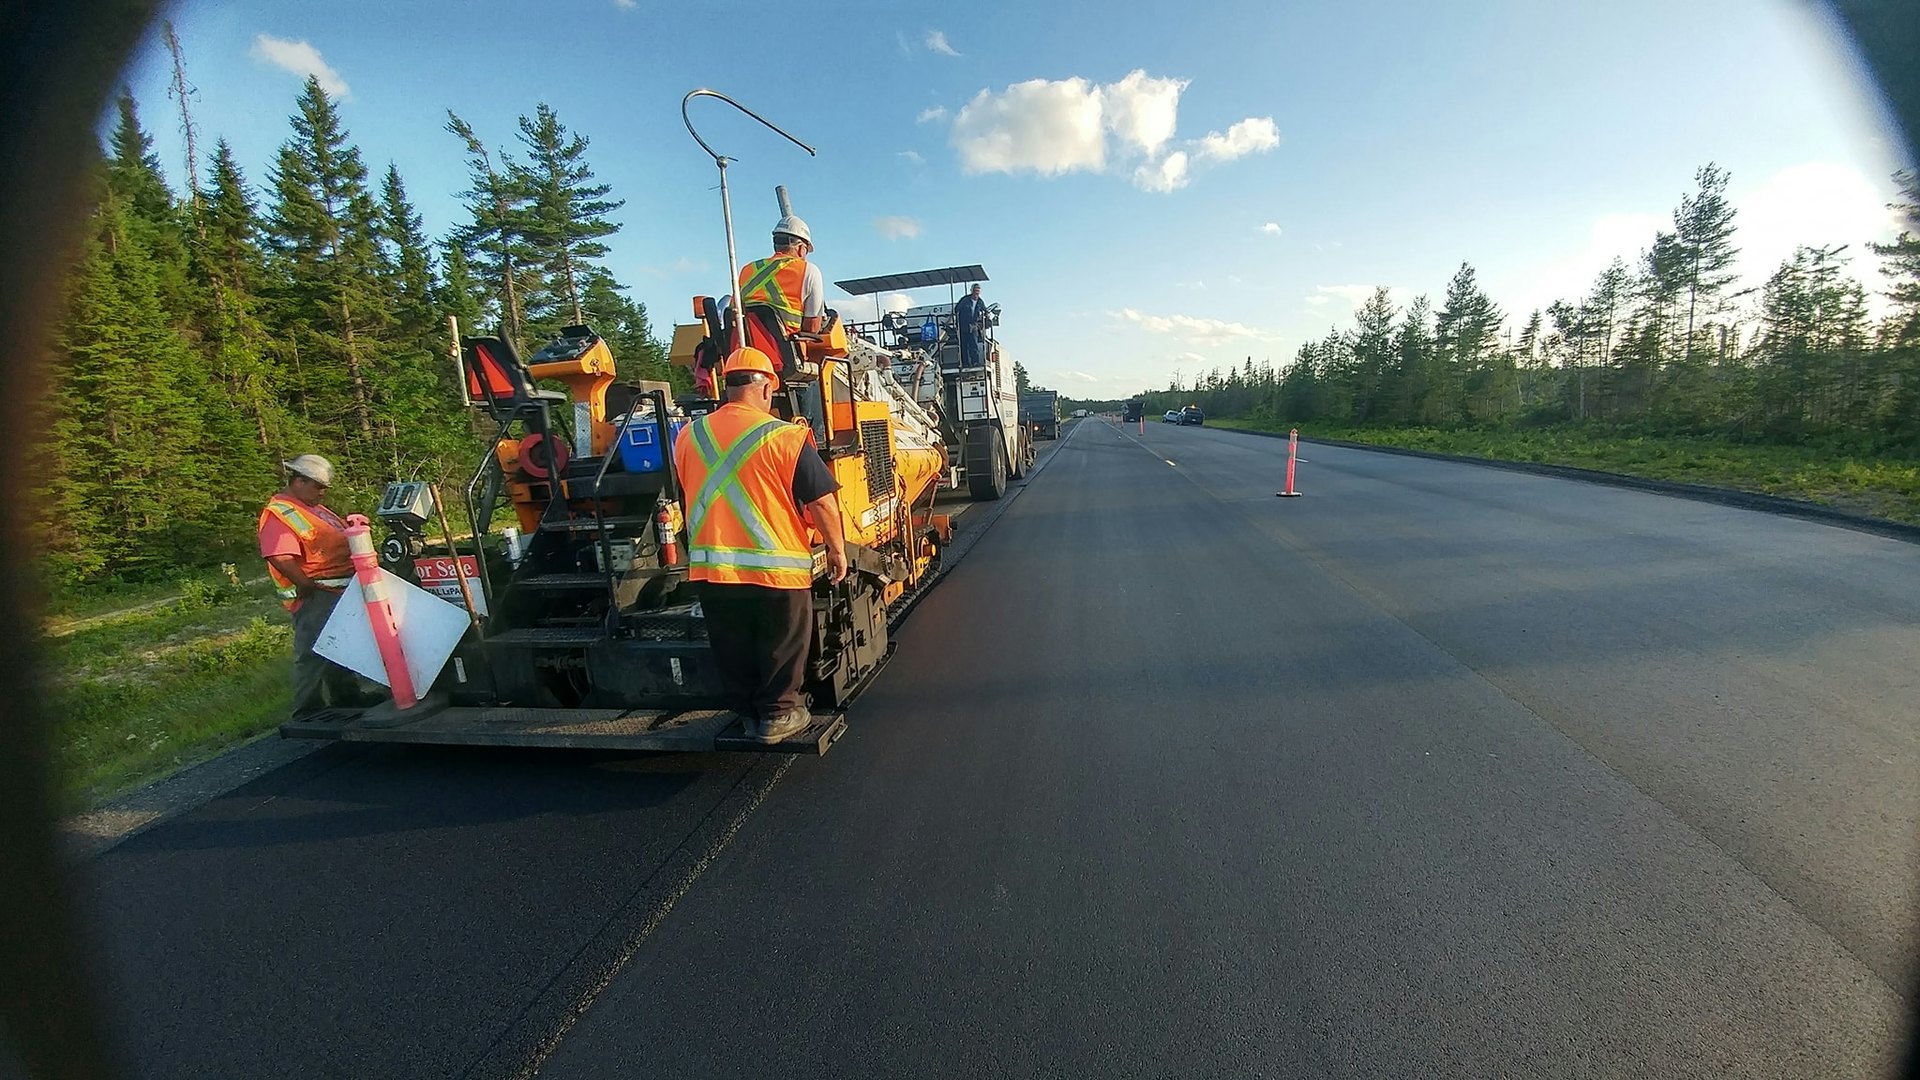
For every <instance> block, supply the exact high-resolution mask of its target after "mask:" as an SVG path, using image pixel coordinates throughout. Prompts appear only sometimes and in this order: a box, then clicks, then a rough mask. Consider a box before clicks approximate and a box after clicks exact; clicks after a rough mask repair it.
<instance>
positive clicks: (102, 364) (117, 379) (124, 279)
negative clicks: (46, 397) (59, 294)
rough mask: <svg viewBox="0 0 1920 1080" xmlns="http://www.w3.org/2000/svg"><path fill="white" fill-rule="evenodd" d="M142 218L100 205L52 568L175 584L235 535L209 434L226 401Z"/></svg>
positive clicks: (84, 290)
mask: <svg viewBox="0 0 1920 1080" xmlns="http://www.w3.org/2000/svg"><path fill="white" fill-rule="evenodd" d="M109 182H110V178H109ZM103 186H104V185H103ZM133 213H134V211H133V207H132V206H131V205H130V203H129V202H127V201H122V200H116V199H114V198H112V197H104V198H103V199H102V201H101V204H100V210H99V211H98V212H97V213H96V215H95V217H94V221H93V226H94V227H93V229H92V230H91V231H90V235H89V236H88V237H87V241H86V246H85V248H84V250H83V252H82V256H81V260H80V263H79V264H78V267H77V268H76V270H75V272H74V275H73V278H72V284H71V289H70V293H69V301H68V303H69V310H68V316H67V319H66V322H65V325H64V327H63V329H62V332H61V334H60V338H59V342H58V346H57V347H58V355H59V358H60V361H59V363H58V365H57V368H56V376H55V387H54V395H53V400H52V403H51V413H52V416H53V417H54V420H53V425H52V426H53V447H54V462H53V466H52V468H51V469H50V470H49V471H48V474H47V480H48V484H47V488H46V492H45V495H46V498H47V500H48V504H49V505H50V506H51V508H52V510H53V517H54V522H53V524H54V527H53V528H51V529H50V530H48V531H47V534H46V536H47V544H48V549H47V557H48V560H49V564H50V566H51V567H52V568H53V569H54V570H55V572H56V573H57V574H59V575H61V576H64V577H68V578H72V579H82V578H96V577H100V576H104V575H125V576H142V575H149V574H153V573H157V572H167V571H170V570H171V569H173V568H174V567H176V566H178V565H180V564H182V563H191V562H193V561H196V560H197V559H201V558H205V556H206V555H207V553H208V551H209V550H210V549H211V550H216V551H217V550H218V545H217V541H218V539H219V538H220V537H221V536H222V535H228V536H230V535H232V521H231V520H227V521H224V522H223V520H222V518H223V517H225V518H228V519H231V517H232V516H233V510H232V508H231V507H230V506H229V505H227V504H226V503H225V502H224V499H225V497H226V496H227V495H228V488H227V486H226V484H225V482H224V480H223V479H221V477H222V473H221V471H220V469H219V466H220V464H221V462H220V460H219V458H220V448H219V447H217V446H213V445H211V444H210V443H209V441H208V439H207V438H206V432H205V428H204V424H203V417H204V413H203V409H204V407H205V403H206V402H207V401H208V400H211V399H213V398H214V397H215V394H214V392H213V389H212V387H211V386H210V385H209V383H208V381H207V379H206V377H205V373H204V371H203V370H202V367H201V364H200V362H199V359H198V358H197V357H195V356H194V355H193V354H192V351H191V350H190V349H189V348H188V347H187V343H186V341H185V340H184V339H183V338H182V337H181V335H180V332H179V330H178V329H177V328H176V327H175V326H174V325H173V320H172V319H171V318H170V317H169V313H168V312H167V311H166V309H165V308H164V306H163V305H162V303H161V301H160V291H159V275H158V273H157V267H156V264H155V262H154V260H153V258H152V255H151V252H150V251H149V250H148V248H147V246H146V242H145V240H144V239H143V237H142V236H141V235H140V232H139V230H138V229H137V228H136V227H135V225H134V222H133V221H132V217H133ZM223 525H224V526H225V528H223V527H222V526H223Z"/></svg>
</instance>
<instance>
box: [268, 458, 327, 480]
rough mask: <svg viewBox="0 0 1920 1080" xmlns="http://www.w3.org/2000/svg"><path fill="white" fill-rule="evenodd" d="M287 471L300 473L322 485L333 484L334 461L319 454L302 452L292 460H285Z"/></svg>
mask: <svg viewBox="0 0 1920 1080" xmlns="http://www.w3.org/2000/svg"><path fill="white" fill-rule="evenodd" d="M280 464H282V465H284V466H286V468H287V471H289V472H294V473H298V474H300V475H301V476H304V477H306V478H307V479H309V480H311V481H313V482H314V483H316V484H319V485H321V486H322V487H332V486H333V462H331V461H328V460H327V459H326V458H323V457H321V456H320V455H319V454H301V455H300V456H299V457H297V458H294V459H293V460H292V461H283V462H281V463H280Z"/></svg>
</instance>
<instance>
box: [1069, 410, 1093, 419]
mask: <svg viewBox="0 0 1920 1080" xmlns="http://www.w3.org/2000/svg"><path fill="white" fill-rule="evenodd" d="M1091 415H1092V414H1091V413H1089V412H1088V411H1087V410H1085V409H1075V410H1073V418H1074V419H1075V420H1085V419H1086V418H1087V417H1088V416H1091Z"/></svg>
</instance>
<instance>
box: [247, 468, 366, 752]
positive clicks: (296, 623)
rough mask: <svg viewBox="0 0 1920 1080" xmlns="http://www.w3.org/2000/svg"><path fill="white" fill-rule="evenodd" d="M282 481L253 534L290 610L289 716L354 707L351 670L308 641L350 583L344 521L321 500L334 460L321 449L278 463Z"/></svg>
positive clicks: (329, 482) (355, 690)
mask: <svg viewBox="0 0 1920 1080" xmlns="http://www.w3.org/2000/svg"><path fill="white" fill-rule="evenodd" d="M281 464H282V465H283V466H285V468H286V470H287V484H286V487H285V488H283V489H282V490H281V491H280V493H279V494H278V495H275V496H274V497H273V498H271V499H269V500H267V505H266V507H265V508H264V509H262V510H261V511H260V522H259V525H258V526H257V529H256V531H257V533H258V535H259V540H260V556H261V557H262V558H264V559H265V560H266V561H267V575H268V576H269V577H271V578H272V579H273V584H274V587H275V589H277V590H278V591H279V593H280V602H281V604H282V605H284V606H285V607H286V609H287V610H288V611H289V612H291V613H292V615H293V718H294V719H295V720H305V719H308V718H310V717H312V716H313V715H314V714H316V713H320V712H323V711H325V710H326V709H327V708H329V707H339V706H346V705H351V704H353V703H354V701H355V699H356V698H357V696H358V694H359V684H358V680H357V679H356V678H355V677H354V675H353V673H352V672H350V671H348V670H346V669H345V668H342V667H337V666H335V665H334V664H333V663H332V662H331V661H329V660H327V659H326V658H324V657H322V656H319V655H317V654H316V653H314V651H313V646H314V643H315V642H316V641H318V640H319V637H320V631H321V630H322V629H324V628H325V627H326V625H327V619H328V617H329V616H331V615H332V614H333V608H334V605H335V604H336V603H338V602H339V600H340V593H341V591H342V590H343V589H345V588H346V586H347V585H348V584H350V583H351V582H352V581H353V558H352V556H351V555H350V554H349V553H348V551H347V536H346V527H347V525H346V522H344V521H342V520H340V516H339V515H337V514H335V513H334V512H333V511H332V510H329V509H327V507H326V506H325V505H324V504H323V503H321V501H320V500H321V499H322V498H324V497H325V496H326V493H327V488H328V487H329V486H331V485H332V483H333V464H332V463H331V462H329V461H328V460H327V459H326V458H323V457H321V456H320V455H318V454H301V455H300V456H299V457H297V458H294V459H293V460H292V461H284V462H281Z"/></svg>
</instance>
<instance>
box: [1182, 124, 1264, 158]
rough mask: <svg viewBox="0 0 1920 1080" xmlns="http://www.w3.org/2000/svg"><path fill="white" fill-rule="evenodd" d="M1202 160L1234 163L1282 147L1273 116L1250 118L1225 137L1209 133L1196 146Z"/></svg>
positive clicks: (1215, 132) (1232, 128) (1232, 129)
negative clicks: (1248, 156)
mask: <svg viewBox="0 0 1920 1080" xmlns="http://www.w3.org/2000/svg"><path fill="white" fill-rule="evenodd" d="M1195 145H1196V146H1197V147H1199V151H1198V152H1199V154H1200V156H1201V157H1203V158H1206V159H1208V160H1210V161H1233V160H1234V159H1236V158H1243V157H1246V156H1247V155H1248V154H1264V153H1266V152H1267V151H1269V150H1272V149H1273V148H1274V147H1276V146H1279V145H1280V129H1279V128H1278V127H1276V126H1275V125H1274V122H1273V117H1271V116H1250V117H1248V118H1247V119H1245V120H1242V121H1240V122H1239V123H1237V124H1235V125H1233V126H1232V127H1230V128H1228V129H1227V133H1226V134H1225V135H1222V134H1220V133H1219V132H1217V131H1209V132H1208V133H1207V134H1206V137H1204V138H1202V139H1201V140H1200V141H1199V142H1197V143H1195Z"/></svg>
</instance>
